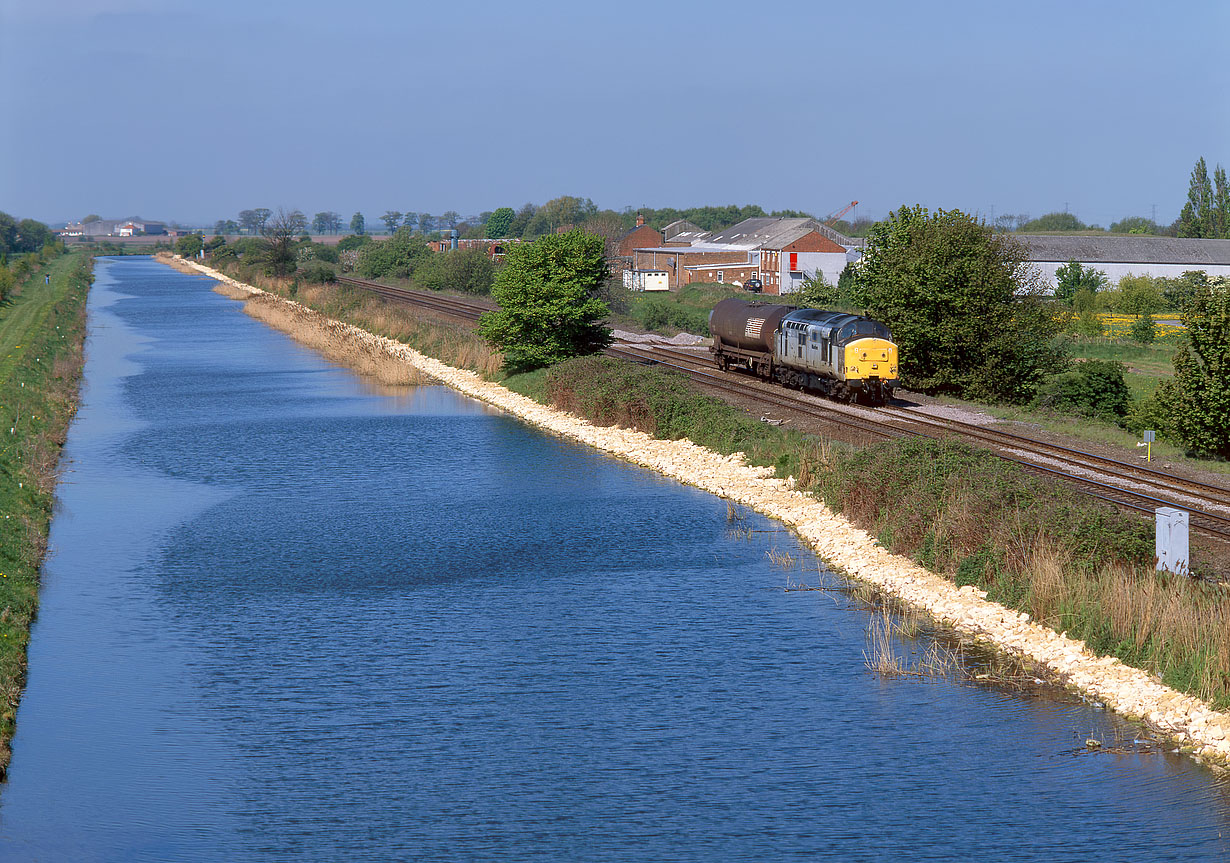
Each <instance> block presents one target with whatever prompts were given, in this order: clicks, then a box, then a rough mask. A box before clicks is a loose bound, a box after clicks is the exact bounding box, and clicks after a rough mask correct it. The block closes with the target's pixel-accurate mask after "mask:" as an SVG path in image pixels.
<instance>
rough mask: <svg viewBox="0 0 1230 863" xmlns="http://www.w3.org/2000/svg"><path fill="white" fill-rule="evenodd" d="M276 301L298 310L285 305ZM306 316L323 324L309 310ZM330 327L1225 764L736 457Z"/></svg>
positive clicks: (1128, 698)
mask: <svg viewBox="0 0 1230 863" xmlns="http://www.w3.org/2000/svg"><path fill="white" fill-rule="evenodd" d="M193 266H194V267H195V268H196V269H198V270H199V271H201V272H202V273H205V274H207V275H209V276H211V277H213V278H215V279H218V280H219V281H222V282H224V283H226V284H227V285H228V286H230V287H231V288H232V289H236V290H238V291H239V292H240V293H243V294H263V293H265V292H263V291H260V290H259V289H257V288H253V287H251V286H249V285H244V284H242V283H240V282H236V281H235V280H234V279H231V278H229V277H227V276H224V275H222V274H221V273H218V272H216V271H214V270H211V269H209V268H208V267H204V266H201V265H199V264H193ZM269 296H271V297H272V296H273V295H269ZM276 299H278V300H279V301H281V302H285V303H289V304H291V305H294V306H296V307H298V308H299V309H302V308H303V307H302V306H300V305H299V304H298V303H293V302H292V301H290V300H285V299H282V298H280V297H279V298H276ZM309 313H310V314H315V315H318V314H319V313H316V312H311V311H310V310H309ZM320 317H322V318H323V316H320ZM328 325H329V326H330V327H331V328H335V329H336V328H340V329H342V330H344V331H345V332H346V333H347V337H348V338H352V339H355V340H358V341H360V342H363V343H366V344H368V345H369V346H370V349H371V350H372V351H375V352H380V353H383V354H385V355H387V356H391V357H395V358H398V359H400V360H402V361H404V362H406V363H409V364H411V365H413V366H415V367H416V368H418V369H419V370H420V371H421V372H423V373H425V374H427V375H429V376H430V377H432V378H435V379H437V380H439V381H441V382H442V383H445V384H447V385H448V386H450V387H452V388H453V389H456V390H458V391H459V392H462V393H464V394H466V395H468V396H471V397H473V398H477V399H481V400H482V401H485V402H487V403H489V404H491V405H494V406H496V407H498V408H501V409H503V410H505V411H508V412H509V413H511V414H514V415H516V416H518V417H520V418H522V419H523V420H525V421H527V422H529V423H532V424H534V425H536V426H538V427H540V428H542V429H545V430H548V431H551V432H554V433H556V434H560V435H564V436H567V437H569V438H572V439H574V440H577V441H581V442H583V443H586V444H589V445H591V446H594V447H596V448H598V449H600V450H603V451H604V452H608V453H611V454H612V455H616V456H618V457H620V458H623V459H626V460H628V461H631V462H634V463H636V464H639V465H643V466H645V467H648V468H651V469H652V470H655V471H658V472H659V473H662V474H665V475H667V476H670V477H673V478H675V479H677V480H680V481H681V482H685V483H688V484H689V485H693V486H696V487H697V488H701V489H704V490H705V491H709V492H712V493H714V494H717V495H720V496H722V497H725V498H727V499H729V500H732V501H736V502H738V503H741V504H744V505H745V506H748V507H751V508H753V509H755V510H757V511H758V512H760V513H763V514H764V515H767V516H770V517H772V518H776V519H778V520H780V521H783V522H785V523H786V524H788V525H790V526H791V527H792V528H793V529H794V530H795V532H796V533H797V534H798V535H799V536H800V537H801V538H802V539H803V540H804V541H805V542H807V543H808V544H809V545H811V546H812V548H814V549H815V551H816V553H817V554H818V555H819V556H820V557H821V558H823V559H824V560H825V561H826V562H828V563H829V564H830V565H831V566H832V567H834V568H835V569H838V570H840V571H842V572H844V573H846V574H848V575H850V576H852V577H855V578H858V579H860V580H862V581H865V582H868V583H871V584H874V585H876V586H877V587H878V588H880V589H881V590H883V591H884V592H885V593H887V594H889V595H891V596H894V597H896V598H898V599H900V600H901V601H903V602H906V603H909V604H910V605H912V606H914V607H916V608H919V609H922V610H924V611H925V612H927V613H928V614H930V615H931V616H932V617H934V618H935V619H937V620H939V621H940V622H942V623H944V624H946V625H948V626H951V627H952V628H953V629H954V630H956V631H957V632H959V633H962V634H964V635H967V636H970V637H973V638H976V639H978V640H981V641H984V642H986V643H988V644H990V645H993V646H996V647H998V648H1000V649H1002V650H1004V651H1007V652H1010V653H1013V654H1016V655H1019V656H1021V657H1024V658H1026V659H1028V660H1030V661H1033V662H1035V663H1037V664H1039V665H1041V666H1043V667H1045V668H1047V669H1050V671H1051V672H1052V673H1053V674H1055V675H1056V676H1057V677H1058V678H1059V679H1061V680H1062V681H1064V682H1065V683H1067V684H1069V685H1071V686H1073V687H1075V688H1076V689H1078V690H1080V691H1081V692H1083V693H1085V694H1086V695H1088V696H1090V697H1092V698H1094V699H1096V700H1098V701H1101V702H1103V703H1105V704H1106V705H1107V706H1108V707H1110V708H1111V709H1114V710H1116V711H1118V712H1120V713H1123V714H1125V715H1127V716H1130V717H1133V718H1136V719H1139V720H1142V721H1144V722H1145V723H1147V724H1148V725H1149V726H1151V727H1152V728H1154V729H1157V730H1158V731H1161V732H1163V733H1165V734H1166V735H1168V736H1169V737H1170V738H1171V739H1173V740H1175V741H1176V742H1178V743H1179V744H1180V745H1182V746H1184V747H1186V748H1188V749H1190V751H1191V752H1192V753H1193V754H1194V755H1195V756H1197V757H1198V758H1200V759H1202V760H1204V761H1206V762H1208V763H1211V764H1216V765H1220V766H1226V765H1228V764H1230V714H1226V713H1222V712H1219V711H1215V710H1213V709H1212V708H1210V707H1209V706H1208V705H1207V704H1205V703H1204V702H1202V701H1200V700H1199V699H1197V698H1194V697H1192V696H1189V695H1184V694H1182V693H1180V692H1177V691H1175V690H1173V689H1170V688H1169V687H1166V686H1164V685H1163V684H1161V683H1159V682H1158V681H1157V680H1156V679H1155V678H1154V677H1152V676H1151V675H1149V674H1147V673H1146V672H1144V671H1141V670H1139V669H1136V668H1132V667H1131V666H1128V665H1125V664H1124V663H1123V662H1120V661H1119V660H1118V659H1115V658H1113V657H1099V656H1097V655H1095V654H1093V653H1092V652H1090V651H1089V650H1088V649H1087V648H1086V647H1085V645H1084V643H1082V642H1080V641H1078V640H1076V639H1072V638H1068V637H1067V636H1066V635H1063V634H1060V633H1057V632H1055V631H1053V630H1051V629H1049V628H1047V627H1044V626H1040V625H1038V624H1036V623H1034V622H1033V621H1031V620H1030V619H1029V616H1028V615H1026V614H1021V613H1018V612H1015V611H1012V610H1011V609H1009V608H1006V607H1004V606H1002V605H999V604H998V603H994V602H990V601H988V600H987V599H986V594H985V592H982V591H979V590H976V589H975V588H973V587H969V586H966V587H957V586H956V585H955V584H953V583H952V582H951V581H948V580H947V579H944V578H941V577H940V576H937V575H935V574H934V573H931V572H929V571H928V570H926V569H924V568H923V567H922V566H920V565H918V564H917V563H915V562H913V561H912V560H909V559H907V558H903V557H900V556H898V555H894V554H891V553H889V552H888V551H886V550H885V549H884V548H882V547H881V546H880V545H878V544H877V543H876V542H875V540H874V539H873V538H872V537H871V536H869V535H868V534H867V533H866V532H865V531H863V530H860V529H859V528H857V527H854V526H853V525H851V524H850V523H849V522H847V521H845V520H844V519H843V518H841V517H840V516H839V515H837V514H835V513H833V512H832V511H830V510H829V509H828V508H827V507H825V506H824V504H822V503H821V502H819V501H817V500H815V499H814V498H812V497H810V496H808V495H805V494H803V493H801V492H798V491H795V490H794V489H793V488H791V487H790V485H789V484H788V483H787V482H786V481H784V480H781V479H777V478H776V477H774V476H773V475H772V473H773V472H772V470H771V469H770V468H762V467H755V466H751V465H748V464H747V463H746V462H745V461H744V459H743V457H742V456H741V455H740V454H735V455H729V456H724V455H721V454H718V453H715V452H713V451H711V450H707V449H704V448H702V447H699V446H697V445H695V444H693V443H691V442H690V441H687V440H678V441H663V440H656V439H654V438H652V437H650V436H649V435H647V434H644V433H643V432H639V431H634V430H631V429H624V428H615V427H600V426H595V425H593V424H592V423H590V422H588V421H586V420H583V419H580V418H579V417H576V416H573V415H571V414H567V413H563V412H561V411H557V410H553V409H551V408H548V407H546V406H544V405H541V404H539V403H538V402H535V401H533V400H531V399H528V398H526V397H524V396H521V395H518V394H517V393H514V392H511V391H510V390H507V389H505V388H504V387H502V386H500V385H499V384H495V383H492V382H490V381H485V380H483V379H482V378H480V377H479V376H478V375H477V374H475V373H473V372H468V371H464V370H461V369H456V368H453V367H451V366H447V365H445V364H444V363H441V362H439V361H438V360H434V359H432V358H430V357H427V356H424V355H423V354H420V353H419V352H417V351H415V350H413V349H412V348H409V347H407V346H406V345H403V344H401V343H399V342H395V341H392V340H390V339H385V338H382V337H379V336H375V335H373V334H371V333H368V332H366V331H365V330H362V329H359V328H358V327H352V326H350V325H349V324H343V323H340V322H337V321H329V324H328Z"/></svg>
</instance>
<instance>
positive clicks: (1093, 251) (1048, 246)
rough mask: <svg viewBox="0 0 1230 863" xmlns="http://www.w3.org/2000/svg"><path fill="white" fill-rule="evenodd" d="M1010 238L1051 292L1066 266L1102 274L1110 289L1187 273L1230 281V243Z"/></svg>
mask: <svg viewBox="0 0 1230 863" xmlns="http://www.w3.org/2000/svg"><path fill="white" fill-rule="evenodd" d="M1013 237H1014V238H1015V239H1017V240H1020V241H1021V243H1023V244H1024V246H1025V248H1026V251H1027V257H1026V259H1027V260H1028V261H1030V262H1031V263H1033V264H1035V265H1037V267H1038V268H1039V269H1040V270H1041V271H1042V275H1043V276H1045V277H1046V279H1047V280H1048V281H1049V282H1050V284H1051V286H1052V287H1055V286H1056V285H1057V284H1058V281H1057V279H1056V278H1055V271H1056V270H1058V269H1059V268H1060V267H1062V266H1064V265H1066V264H1067V263H1068V262H1070V261H1077V262H1079V263H1080V264H1082V265H1083V266H1086V267H1092V268H1093V269H1095V270H1101V271H1102V272H1104V273H1105V274H1106V277H1107V278H1108V279H1110V282H1111V284H1115V283H1117V282H1118V281H1119V280H1120V279H1121V278H1123V277H1124V276H1126V275H1133V276H1166V277H1168V278H1173V277H1175V276H1181V275H1183V273H1184V272H1186V271H1188V270H1204V271H1205V272H1206V273H1208V274H1209V275H1210V276H1230V240H1198V239H1194V238H1191V237H1144V236H1136V235H1108V236H1094V237H1091V236H1084V235H1081V236H1073V235H1067V236H1063V235H1059V236H1055V235H1050V234H1014V235H1013Z"/></svg>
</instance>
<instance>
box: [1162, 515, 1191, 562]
mask: <svg viewBox="0 0 1230 863" xmlns="http://www.w3.org/2000/svg"><path fill="white" fill-rule="evenodd" d="M1156 514H1157V521H1156V523H1155V531H1154V537H1155V541H1154V548H1155V549H1156V556H1157V570H1158V572H1173V573H1175V574H1176V575H1187V574H1188V561H1189V557H1188V543H1187V538H1188V512H1187V510H1185V509H1176V508H1175V507H1173V506H1159V507H1158V508H1157V513H1156Z"/></svg>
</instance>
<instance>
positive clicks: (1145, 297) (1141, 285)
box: [1113, 275, 1166, 341]
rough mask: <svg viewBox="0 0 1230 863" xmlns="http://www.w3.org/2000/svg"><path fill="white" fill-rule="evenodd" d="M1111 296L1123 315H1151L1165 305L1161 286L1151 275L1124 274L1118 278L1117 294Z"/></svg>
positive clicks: (1117, 309) (1116, 307)
mask: <svg viewBox="0 0 1230 863" xmlns="http://www.w3.org/2000/svg"><path fill="white" fill-rule="evenodd" d="M1113 296H1114V299H1115V310H1116V311H1118V312H1122V313H1123V314H1125V315H1151V314H1153V313H1154V312H1160V311H1161V310H1162V309H1163V308H1164V307H1165V305H1166V299H1165V297H1163V296H1162V289H1161V287H1160V286H1159V285H1158V283H1157V280H1156V279H1154V278H1152V277H1151V276H1133V275H1127V276H1124V277H1123V278H1122V279H1120V280H1119V291H1118V294H1117V295H1113ZM1137 341H1140V340H1139V339H1137ZM1150 341H1152V340H1150Z"/></svg>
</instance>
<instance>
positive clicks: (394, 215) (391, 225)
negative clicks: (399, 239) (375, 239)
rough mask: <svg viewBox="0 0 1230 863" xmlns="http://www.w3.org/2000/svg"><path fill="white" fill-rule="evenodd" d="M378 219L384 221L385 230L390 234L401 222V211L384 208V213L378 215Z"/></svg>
mask: <svg viewBox="0 0 1230 863" xmlns="http://www.w3.org/2000/svg"><path fill="white" fill-rule="evenodd" d="M380 221H382V222H384V227H385V230H387V231H388V232H389V233H390V234H391V233H393V232H394V231H396V230H397V227H398V225H400V224H401V211H400V210H385V211H384V215H383V216H381V217H380Z"/></svg>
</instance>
